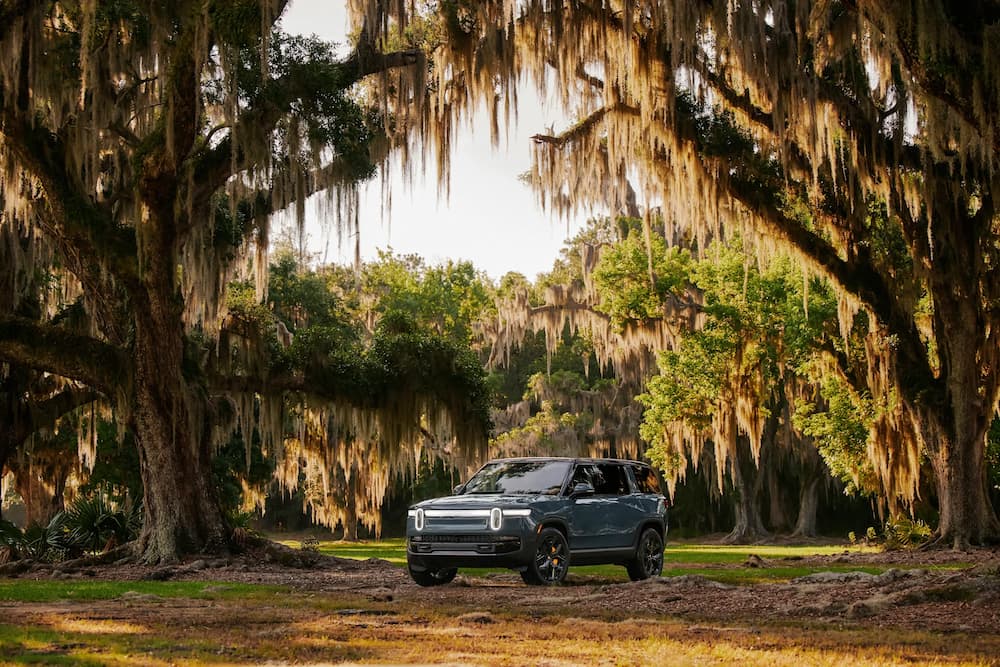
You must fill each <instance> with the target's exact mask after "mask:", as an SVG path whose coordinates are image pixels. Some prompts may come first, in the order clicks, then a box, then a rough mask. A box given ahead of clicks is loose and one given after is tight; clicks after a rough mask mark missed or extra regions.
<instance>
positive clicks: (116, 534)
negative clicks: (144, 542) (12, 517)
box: [0, 494, 142, 562]
mask: <svg viewBox="0 0 1000 667" xmlns="http://www.w3.org/2000/svg"><path fill="white" fill-rule="evenodd" d="M141 527H142V505H141V504H139V503H134V502H126V503H125V504H123V505H121V506H120V507H119V506H117V505H116V504H115V503H112V502H111V501H109V500H108V498H107V497H106V496H104V495H101V494H99V495H94V496H87V497H82V498H78V499H77V500H76V501H74V502H73V504H71V505H70V506H69V508H68V509H66V510H65V511H63V512H59V513H58V514H56V515H55V516H54V517H52V519H51V520H50V521H49V522H48V524H45V525H43V524H38V523H35V524H32V525H30V526H28V527H27V528H25V529H24V530H23V531H22V530H20V529H19V528H18V527H17V526H15V525H14V524H12V523H10V522H9V521H2V520H0V562H3V561H10V560H17V559H19V558H29V559H31V560H41V561H50V562H55V561H60V560H65V559H67V558H76V557H79V556H81V555H83V554H84V553H88V552H89V553H98V552H100V551H103V550H106V549H109V548H111V547H113V546H117V545H120V544H124V543H126V542H128V541H130V540H133V539H135V536H136V535H137V534H138V532H139V529H140V528H141Z"/></svg>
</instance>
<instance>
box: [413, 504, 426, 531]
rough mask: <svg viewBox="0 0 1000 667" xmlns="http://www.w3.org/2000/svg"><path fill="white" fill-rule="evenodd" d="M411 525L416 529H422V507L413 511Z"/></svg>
mask: <svg viewBox="0 0 1000 667" xmlns="http://www.w3.org/2000/svg"><path fill="white" fill-rule="evenodd" d="M413 527H414V528H416V529H417V530H418V531H419V530H423V529H424V509H423V508H422V507H418V508H417V511H416V512H414V513H413Z"/></svg>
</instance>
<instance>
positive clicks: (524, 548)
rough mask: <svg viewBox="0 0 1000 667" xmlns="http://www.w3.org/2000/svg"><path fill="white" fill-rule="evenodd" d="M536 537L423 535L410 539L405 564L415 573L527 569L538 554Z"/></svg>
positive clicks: (408, 538)
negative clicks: (455, 568) (415, 571)
mask: <svg viewBox="0 0 1000 667" xmlns="http://www.w3.org/2000/svg"><path fill="white" fill-rule="evenodd" d="M533 537H534V536H533V535H530V534H529V535H528V536H525V535H521V534H518V535H510V534H504V535H489V534H447V533H445V534H433V533H431V534H427V533H424V534H421V535H412V536H408V537H407V540H406V560H407V563H408V564H409V565H410V567H411V568H413V569H414V570H418V571H420V570H441V569H447V568H453V567H509V568H519V567H524V566H525V565H527V564H528V563H529V562H530V561H531V558H532V555H533V554H534V553H535V540H534V539H532V538H533Z"/></svg>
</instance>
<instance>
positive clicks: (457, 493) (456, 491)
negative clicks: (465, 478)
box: [451, 484, 465, 496]
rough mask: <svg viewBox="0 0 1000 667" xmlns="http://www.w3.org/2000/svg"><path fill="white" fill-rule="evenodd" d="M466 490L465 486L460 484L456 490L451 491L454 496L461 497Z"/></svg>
mask: <svg viewBox="0 0 1000 667" xmlns="http://www.w3.org/2000/svg"><path fill="white" fill-rule="evenodd" d="M464 490H465V484H459V485H458V486H456V487H455V488H453V489H452V490H451V493H452V495H455V496H457V495H461V493H462V491H464Z"/></svg>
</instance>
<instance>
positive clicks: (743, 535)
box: [640, 242, 833, 541]
mask: <svg viewBox="0 0 1000 667" xmlns="http://www.w3.org/2000/svg"><path fill="white" fill-rule="evenodd" d="M690 275H691V279H692V280H693V281H694V282H695V284H696V286H697V287H698V289H699V290H700V292H701V293H702V294H703V297H704V306H703V316H704V322H703V323H702V325H701V326H700V327H699V328H697V329H695V330H692V331H687V332H683V333H682V334H681V336H680V341H679V343H678V345H677V346H676V348H674V349H673V350H667V351H665V352H663V353H662V354H661V357H660V374H659V375H657V376H655V377H653V378H651V379H650V381H649V385H648V390H647V393H646V394H644V395H642V396H641V397H640V400H641V401H642V402H643V403H644V404H645V405H646V407H647V410H646V413H645V415H644V417H643V425H642V426H641V427H640V432H641V433H642V435H643V437H644V439H646V440H647V441H648V442H650V449H649V450H648V452H647V453H648V455H649V456H650V457H651V459H653V460H654V461H655V462H656V463H658V464H659V465H660V466H661V467H662V468H663V469H664V470H665V471H666V472H667V473H668V474H669V475H670V476H671V477H672V478H673V479H676V478H678V477H683V476H684V475H685V474H686V472H687V470H688V467H689V465H690V464H691V463H692V462H693V463H694V464H695V465H697V464H698V463H699V461H700V460H701V459H702V458H703V454H702V450H703V448H705V447H709V448H711V451H712V452H713V453H714V457H713V458H714V464H715V465H714V470H709V473H711V477H712V478H713V479H714V481H715V484H716V487H717V489H718V491H719V492H721V491H722V490H723V488H724V485H725V482H726V480H727V479H728V480H729V481H731V483H732V487H733V494H734V495H733V497H734V501H735V503H736V506H735V510H736V511H735V518H736V527H735V528H734V530H733V531H732V533H731V534H730V536H729V539H730V540H732V541H752V540H756V539H759V538H760V536H762V535H763V534H764V533H765V532H766V531H765V527H764V521H763V517H762V511H761V502H762V499H763V494H764V492H765V491H766V490H767V489H766V488H765V486H764V485H765V483H766V482H768V481H773V480H774V479H775V476H776V474H777V470H778V466H779V464H784V465H787V466H789V467H794V469H795V470H796V472H797V473H798V474H799V476H800V478H801V482H802V484H801V487H802V492H801V495H800V498H799V499H798V500H799V503H798V510H799V524H798V526H797V527H796V529H797V531H798V532H801V533H804V534H815V515H816V510H817V498H818V495H817V494H818V491H819V489H818V483H819V481H820V479H821V476H822V474H823V472H822V470H821V467H820V464H819V460H818V458H817V456H816V453H815V448H814V446H813V444H812V443H811V442H809V441H808V440H807V439H804V438H803V437H802V435H801V434H800V433H799V432H797V431H795V430H793V429H791V424H790V421H791V420H790V419H789V417H790V411H791V410H793V409H794V404H795V402H796V401H797V400H799V398H800V396H799V395H800V394H801V392H802V391H803V389H804V388H806V386H807V380H806V379H805V378H800V377H798V376H797V375H796V369H797V367H798V366H799V365H800V364H802V363H803V361H804V360H806V359H808V358H809V357H810V355H811V354H813V353H814V352H815V350H816V347H815V341H817V340H822V339H823V338H824V336H825V335H826V333H825V332H824V329H825V328H826V327H827V325H828V323H829V322H830V321H831V319H832V317H833V312H832V304H831V302H830V299H829V295H828V294H824V291H823V289H822V288H821V286H820V285H818V284H816V285H814V286H813V290H812V291H813V292H814V293H813V294H812V296H811V298H810V302H809V308H808V312H807V309H806V301H805V299H804V297H803V294H802V289H801V288H802V276H801V275H800V274H799V273H798V272H797V271H794V270H793V269H792V267H791V266H790V264H789V263H788V262H787V261H775V262H773V263H772V264H771V265H770V266H769V267H767V269H766V270H764V269H759V268H758V267H757V266H756V265H755V263H754V262H752V261H751V260H750V258H748V257H747V256H746V254H745V253H744V252H743V251H742V247H741V245H740V244H739V243H738V242H733V243H730V244H728V245H723V244H715V245H713V246H710V247H709V249H708V251H707V253H706V257H705V259H704V260H702V261H700V262H698V263H697V264H696V265H694V266H693V267H692V268H691V269H690ZM782 443H784V446H782ZM779 457H781V458H779ZM770 492H771V494H772V495H774V494H777V493H778V486H777V485H772V488H771V489H770Z"/></svg>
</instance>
